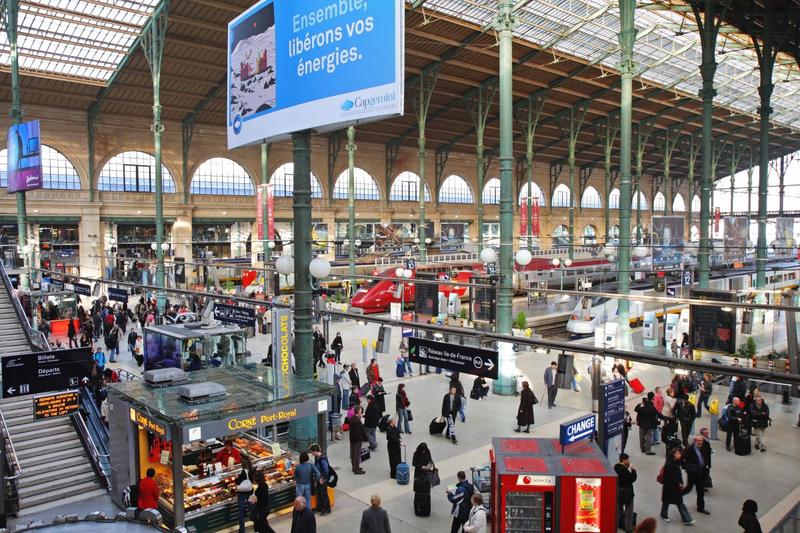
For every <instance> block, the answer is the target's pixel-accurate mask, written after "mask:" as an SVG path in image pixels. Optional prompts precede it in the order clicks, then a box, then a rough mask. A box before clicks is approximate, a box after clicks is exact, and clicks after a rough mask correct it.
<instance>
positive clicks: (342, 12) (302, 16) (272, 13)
mask: <svg viewBox="0 0 800 533" xmlns="http://www.w3.org/2000/svg"><path fill="white" fill-rule="evenodd" d="M404 17H405V2H403V1H402V0H380V1H377V0H372V1H371V2H368V1H367V0H303V1H298V0H261V1H260V2H257V3H256V4H255V5H254V6H252V7H251V8H250V9H248V10H246V11H245V12H244V13H242V14H241V15H240V16H238V17H236V18H235V19H234V20H232V21H231V22H230V23H229V24H228V98H227V130H228V148H229V149H233V148H237V147H239V146H244V145H247V144H252V143H255V142H260V141H262V140H278V139H282V138H287V137H288V135H289V134H290V133H292V132H296V131H302V130H309V129H314V130H316V132H317V133H325V132H327V131H334V130H339V129H342V128H344V127H346V126H348V125H351V124H356V123H358V124H363V123H365V122H369V121H373V120H378V119H383V118H386V117H391V116H397V115H401V114H402V113H403V100H404V98H403V85H404V72H405V65H404V64H403V61H404V49H403V46H404V40H405V36H404V31H405V20H404Z"/></svg>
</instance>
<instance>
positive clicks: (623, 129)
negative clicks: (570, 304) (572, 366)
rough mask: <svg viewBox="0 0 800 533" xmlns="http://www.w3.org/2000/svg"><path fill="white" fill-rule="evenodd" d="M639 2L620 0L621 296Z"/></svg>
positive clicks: (625, 331)
mask: <svg viewBox="0 0 800 533" xmlns="http://www.w3.org/2000/svg"><path fill="white" fill-rule="evenodd" d="M635 10H636V0H619V12H620V32H619V44H620V53H621V56H622V60H621V62H620V72H621V76H622V81H621V84H620V92H621V96H620V125H619V126H620V147H619V156H620V169H619V174H620V178H619V180H620V183H619V185H620V197H619V252H618V254H617V271H618V272H619V274H618V276H617V283H618V285H619V293H620V294H628V292H629V290H630V262H631V250H630V245H631V133H632V129H633V115H632V110H633V109H632V108H633V44H634V42H635V41H636V27H635V26H634V24H633V18H634V13H635ZM618 305H619V312H618V317H619V325H618V328H619V330H620V331H619V333H620V338H621V339H623V346H624V345H625V342H626V339H629V338H630V334H629V331H630V322H629V321H628V300H625V299H620V300H619V304H618Z"/></svg>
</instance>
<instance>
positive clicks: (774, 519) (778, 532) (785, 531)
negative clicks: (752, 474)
mask: <svg viewBox="0 0 800 533" xmlns="http://www.w3.org/2000/svg"><path fill="white" fill-rule="evenodd" d="M760 521H761V529H762V530H764V531H768V532H769V533H800V488H796V489H794V491H792V492H790V493H789V494H788V495H787V496H786V497H785V498H784V499H783V500H781V501H780V502H779V503H778V505H776V506H775V507H773V508H772V509H770V510H769V511H767V512H766V513H765V514H764V515H762V516H761V520H760Z"/></svg>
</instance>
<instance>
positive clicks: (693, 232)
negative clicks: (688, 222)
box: [689, 224, 700, 242]
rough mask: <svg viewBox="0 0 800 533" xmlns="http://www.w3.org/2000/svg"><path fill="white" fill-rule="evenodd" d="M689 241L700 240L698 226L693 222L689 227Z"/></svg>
mask: <svg viewBox="0 0 800 533" xmlns="http://www.w3.org/2000/svg"><path fill="white" fill-rule="evenodd" d="M689 242H700V228H698V227H697V226H696V225H694V224H692V227H691V228H689Z"/></svg>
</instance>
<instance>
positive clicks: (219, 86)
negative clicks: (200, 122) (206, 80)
mask: <svg viewBox="0 0 800 533" xmlns="http://www.w3.org/2000/svg"><path fill="white" fill-rule="evenodd" d="M227 85H228V76H227V74H226V75H225V76H223V77H222V78H220V80H219V81H218V82H217V83H216V85H214V86H213V87H212V88H211V89H209V90H208V92H206V94H205V96H204V97H203V99H202V100H200V101H199V102H198V103H197V105H195V106H194V109H192V112H191V113H187V115H186V116H185V117H183V123H184V124H187V123H188V124H192V123H194V121H195V120H197V117H198V116H199V115H200V113H202V112H203V111H204V110H205V108H206V107H208V104H210V103H211V102H213V101H214V99H215V98H216V97H217V96H218V95H219V93H220V91H222V90H223V89H225V88H226V86H227Z"/></svg>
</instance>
